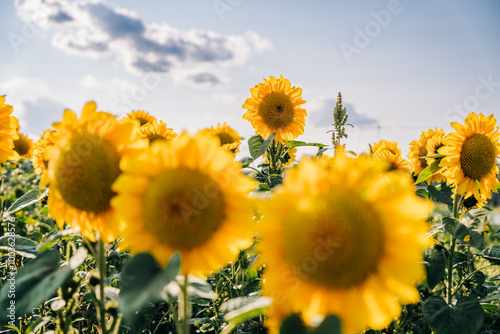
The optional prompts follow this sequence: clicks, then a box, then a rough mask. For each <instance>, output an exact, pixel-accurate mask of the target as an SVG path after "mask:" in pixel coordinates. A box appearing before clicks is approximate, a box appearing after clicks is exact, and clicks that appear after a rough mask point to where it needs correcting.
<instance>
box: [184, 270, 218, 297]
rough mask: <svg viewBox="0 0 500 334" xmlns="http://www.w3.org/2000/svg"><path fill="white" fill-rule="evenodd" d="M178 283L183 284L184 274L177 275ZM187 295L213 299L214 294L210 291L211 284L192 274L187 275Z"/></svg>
mask: <svg viewBox="0 0 500 334" xmlns="http://www.w3.org/2000/svg"><path fill="white" fill-rule="evenodd" d="M176 280H177V283H178V284H184V280H185V278H184V276H182V275H179V276H177V278H176ZM188 283H189V285H188V290H187V291H188V295H191V296H196V297H198V298H203V299H215V298H216V295H215V293H214V292H213V291H212V286H211V285H210V283H208V282H207V281H205V280H203V279H201V278H199V277H196V276H194V275H189V276H188Z"/></svg>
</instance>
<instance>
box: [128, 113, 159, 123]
mask: <svg viewBox="0 0 500 334" xmlns="http://www.w3.org/2000/svg"><path fill="white" fill-rule="evenodd" d="M127 117H128V118H132V119H137V120H138V121H139V122H140V123H141V126H143V125H145V124H147V123H150V122H152V121H155V120H156V117H154V116H152V115H150V114H149V113H148V112H146V111H143V110H136V111H132V112H130V113H128V114H127Z"/></svg>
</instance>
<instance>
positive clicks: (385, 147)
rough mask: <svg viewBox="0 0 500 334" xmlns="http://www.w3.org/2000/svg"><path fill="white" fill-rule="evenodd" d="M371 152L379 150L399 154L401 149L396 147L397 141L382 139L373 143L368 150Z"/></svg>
mask: <svg viewBox="0 0 500 334" xmlns="http://www.w3.org/2000/svg"><path fill="white" fill-rule="evenodd" d="M370 151H371V152H370V153H372V154H375V153H378V152H380V151H389V152H391V153H392V154H401V149H400V148H399V147H398V143H397V142H395V141H387V140H385V139H382V140H381V141H379V142H376V143H375V144H373V146H372V147H371V150H370Z"/></svg>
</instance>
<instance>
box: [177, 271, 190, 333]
mask: <svg viewBox="0 0 500 334" xmlns="http://www.w3.org/2000/svg"><path fill="white" fill-rule="evenodd" d="M188 287H189V280H188V275H187V274H185V275H184V283H183V284H181V292H182V305H181V304H179V314H180V316H181V317H182V327H181V332H182V334H189V321H190V314H189V313H190V310H189V306H188V303H189V300H188Z"/></svg>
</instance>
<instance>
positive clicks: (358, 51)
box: [0, 0, 500, 156]
mask: <svg viewBox="0 0 500 334" xmlns="http://www.w3.org/2000/svg"><path fill="white" fill-rule="evenodd" d="M0 50H1V52H0V95H7V97H6V103H7V104H10V105H12V106H13V107H14V115H15V116H16V117H17V118H18V119H19V121H20V125H21V131H22V132H24V133H27V134H29V135H30V136H31V137H32V139H34V140H37V139H38V137H39V136H40V135H41V133H42V132H43V130H45V129H47V128H49V127H50V126H51V124H52V123H53V122H58V121H60V120H61V118H62V115H63V112H64V109H71V110H73V111H75V112H77V114H79V113H80V112H81V109H82V107H83V105H84V104H85V103H86V102H87V101H95V102H96V103H97V106H98V109H99V110H103V111H108V112H111V113H113V114H115V115H117V116H119V117H122V116H124V115H125V114H126V113H129V112H131V111H133V110H144V111H147V112H149V113H150V114H152V115H153V116H156V117H157V118H159V119H161V120H163V121H164V122H165V123H167V125H168V126H169V127H171V128H173V129H174V131H176V132H177V133H181V132H182V131H189V132H190V133H194V132H196V131H197V130H198V129H202V128H206V127H210V126H216V125H217V123H223V122H226V123H227V124H228V125H230V126H231V127H233V128H234V129H236V130H237V131H238V132H239V133H240V135H241V136H242V137H245V138H248V137H250V136H251V135H253V134H254V130H253V128H252V126H251V124H250V123H249V122H248V121H246V120H243V119H242V116H243V113H244V112H245V110H244V109H243V108H242V105H243V103H244V102H245V100H246V99H247V98H248V97H250V88H252V87H253V86H255V85H257V84H259V83H262V82H263V79H264V78H266V79H267V78H269V77H270V76H275V77H279V76H280V75H283V76H284V77H285V78H287V79H288V80H290V82H291V84H292V86H297V87H301V88H302V89H303V93H302V98H303V99H304V100H305V101H306V103H305V104H304V105H303V108H304V109H306V110H307V112H308V116H306V126H305V134H304V135H302V136H300V137H299V138H297V139H298V140H303V141H307V142H321V143H324V144H330V137H331V134H330V133H328V131H329V130H330V129H332V126H331V123H332V122H333V119H332V111H333V108H334V107H335V102H336V97H337V94H338V92H341V93H342V97H343V102H344V106H345V107H346V108H347V113H348V115H349V119H348V123H351V124H352V126H353V127H347V134H348V138H347V139H346V140H345V141H344V143H345V144H346V146H347V149H348V150H352V151H354V152H356V153H361V152H366V151H367V150H368V148H369V146H368V145H369V144H373V143H374V142H376V141H379V140H381V139H385V140H389V141H397V142H398V143H399V146H400V148H401V149H402V151H403V154H406V153H407V152H408V149H409V143H410V142H411V141H412V140H415V139H418V138H419V137H420V134H421V133H422V131H427V130H429V129H431V128H432V129H434V128H436V127H437V128H442V129H444V130H445V131H446V132H447V133H448V132H450V131H452V130H453V129H452V128H451V126H450V123H451V122H460V123H463V121H464V119H465V117H466V115H467V114H468V113H469V112H475V113H483V114H484V115H486V116H488V115H491V114H494V115H495V118H496V119H497V121H500V57H499V55H500V2H499V1H498V0H482V1H474V2H473V1H466V0H442V1H424V0H390V1H374V0H360V1H353V2H347V1H332V0H330V1H327V0H314V1H281V0H276V1H261V0H254V1H249V0H185V1H159V0H142V1H138V0H75V1H71V0H0ZM245 150H246V148H245V145H243V146H242V151H243V152H242V153H241V155H242V156H243V155H245V153H246V152H245ZM300 153H303V154H304V153H305V154H309V153H314V150H313V151H311V148H304V149H303V151H302V152H299V154H300Z"/></svg>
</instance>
